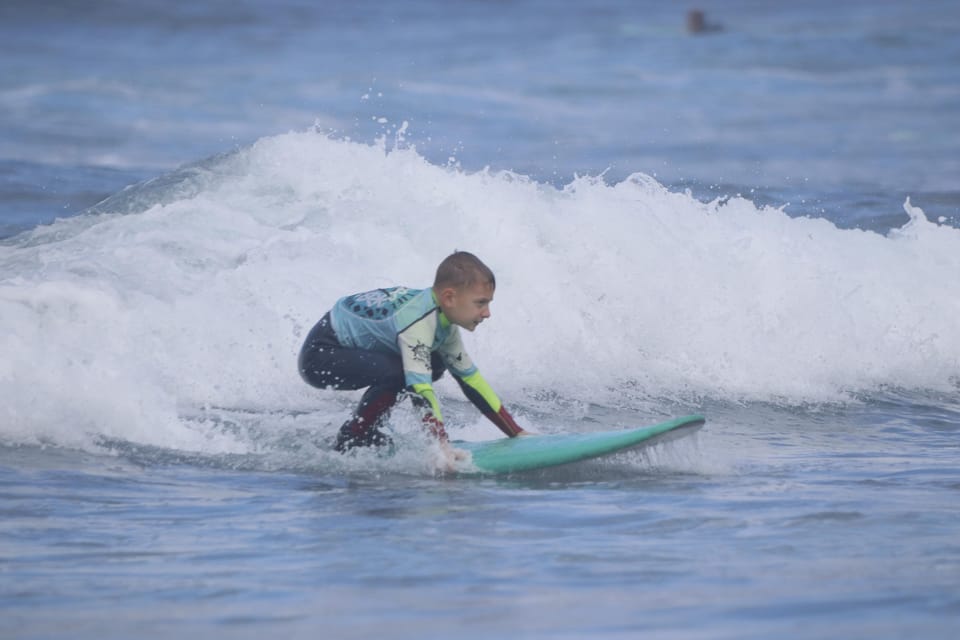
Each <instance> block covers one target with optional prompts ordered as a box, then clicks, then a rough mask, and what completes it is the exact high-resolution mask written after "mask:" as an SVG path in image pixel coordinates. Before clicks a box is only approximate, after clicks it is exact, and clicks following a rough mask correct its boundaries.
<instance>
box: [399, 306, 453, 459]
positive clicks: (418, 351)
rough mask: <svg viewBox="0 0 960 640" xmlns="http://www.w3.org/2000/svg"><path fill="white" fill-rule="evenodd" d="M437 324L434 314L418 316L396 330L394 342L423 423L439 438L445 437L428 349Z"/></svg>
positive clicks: (444, 439) (408, 386) (445, 438)
mask: <svg viewBox="0 0 960 640" xmlns="http://www.w3.org/2000/svg"><path fill="white" fill-rule="evenodd" d="M436 326H437V314H436V313H431V314H428V315H425V316H424V317H422V318H420V319H419V320H417V321H416V322H414V323H413V324H411V325H410V326H408V327H407V328H406V329H404V330H403V331H401V332H399V333H398V334H397V346H398V347H399V348H400V359H401V361H402V362H403V375H404V381H405V382H406V384H407V388H408V389H410V390H411V391H413V393H414V395H413V396H412V400H413V402H414V404H415V405H416V406H417V408H418V409H420V411H421V413H422V414H423V423H424V425H425V426H426V427H427V428H428V429H429V430H430V433H432V434H433V435H434V436H435V437H436V438H437V439H439V440H440V441H441V442H445V441H446V440H447V432H446V431H445V430H444V428H443V414H442V413H441V412H440V402H439V401H438V400H437V394H436V393H435V392H434V390H433V384H431V383H432V381H433V367H432V365H431V358H430V351H431V345H432V344H433V336H434V333H435V331H436Z"/></svg>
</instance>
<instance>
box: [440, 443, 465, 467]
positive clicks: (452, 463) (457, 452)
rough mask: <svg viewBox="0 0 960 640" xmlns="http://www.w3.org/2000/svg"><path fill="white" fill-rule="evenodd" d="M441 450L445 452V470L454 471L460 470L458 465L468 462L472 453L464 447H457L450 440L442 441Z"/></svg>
mask: <svg viewBox="0 0 960 640" xmlns="http://www.w3.org/2000/svg"><path fill="white" fill-rule="evenodd" d="M440 451H441V452H442V453H443V458H444V459H443V461H442V463H443V467H444V469H443V470H444V471H449V472H454V471H458V470H459V469H458V467H459V465H460V464H461V463H463V462H466V461H467V460H468V459H469V458H470V453H469V452H467V451H464V450H463V449H457V448H456V447H454V446H453V445H452V444H450V441H449V440H441V441H440Z"/></svg>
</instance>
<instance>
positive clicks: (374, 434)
mask: <svg viewBox="0 0 960 640" xmlns="http://www.w3.org/2000/svg"><path fill="white" fill-rule="evenodd" d="M390 446H393V438H391V437H390V436H388V435H387V434H385V433H384V432H383V431H380V429H366V430H364V431H363V432H361V433H355V432H354V431H353V430H350V429H347V426H344V427H342V428H341V429H340V432H339V433H338V434H337V442H336V444H334V445H333V449H334V450H335V451H339V452H340V453H343V452H344V451H347V450H349V449H353V448H354V447H390Z"/></svg>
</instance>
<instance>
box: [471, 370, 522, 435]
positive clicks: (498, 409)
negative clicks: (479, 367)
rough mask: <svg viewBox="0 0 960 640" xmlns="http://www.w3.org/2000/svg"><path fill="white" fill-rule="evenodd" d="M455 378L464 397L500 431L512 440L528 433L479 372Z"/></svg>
mask: <svg viewBox="0 0 960 640" xmlns="http://www.w3.org/2000/svg"><path fill="white" fill-rule="evenodd" d="M454 378H455V379H456V381H457V383H458V384H459V385H460V388H461V389H462V390H463V393H464V395H465V396H467V399H469V400H470V402H472V403H473V404H474V406H475V407H477V408H478V409H480V411H481V412H482V413H483V415H485V416H487V419H488V420H490V422H492V423H493V424H495V425H496V426H497V428H498V429H500V431H503V432H504V433H505V434H507V435H508V436H509V437H511V438H514V437H516V436H520V435H525V434H526V433H527V432H526V431H524V430H523V429H522V428H521V427H520V425H518V424H517V422H516V420H514V419H513V416H511V415H510V412H509V411H507V409H506V407H504V406H503V403H502V402H500V398H498V397H497V394H496V393H494V392H493V389H492V388H491V387H490V385H489V384H488V383H487V381H486V380H485V379H484V378H483V376H481V375H480V372H479V371H474V372H473V373H471V374H470V375H468V376H464V377H462V378H461V377H459V376H457V375H454Z"/></svg>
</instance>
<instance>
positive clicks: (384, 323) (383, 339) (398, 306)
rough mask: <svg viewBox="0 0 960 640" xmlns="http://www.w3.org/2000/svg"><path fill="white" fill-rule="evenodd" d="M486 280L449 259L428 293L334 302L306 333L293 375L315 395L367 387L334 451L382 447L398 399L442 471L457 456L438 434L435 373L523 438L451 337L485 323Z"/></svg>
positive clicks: (489, 284)
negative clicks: (415, 412)
mask: <svg viewBox="0 0 960 640" xmlns="http://www.w3.org/2000/svg"><path fill="white" fill-rule="evenodd" d="M495 288H496V280H495V279H494V276H493V272H492V271H491V270H490V269H489V268H488V267H487V266H486V265H485V264H483V262H481V261H480V259H479V258H477V257H476V256H475V255H473V254H471V253H467V252H466V251H455V252H454V253H453V254H451V255H450V256H448V257H447V258H446V259H444V261H443V262H441V263H440V266H439V267H438V268H437V274H436V277H435V278H434V282H433V287H431V288H428V289H407V288H405V287H393V288H389V289H377V290H374V291H367V292H365V293H358V294H354V295H351V296H347V297H345V298H341V299H340V300H338V301H337V302H336V304H334V306H333V309H331V310H330V311H329V312H327V313H326V314H325V315H324V316H323V318H321V319H320V321H319V322H318V323H317V324H316V325H315V326H314V327H313V329H311V330H310V333H309V334H308V335H307V339H306V340H305V341H304V344H303V347H302V349H301V350H300V358H299V366H300V375H301V376H302V377H303V379H304V380H305V381H306V382H307V383H308V384H310V385H312V386H314V387H317V388H327V387H332V388H334V389H341V390H356V389H363V388H365V387H368V388H367V391H366V392H365V393H364V394H363V397H362V398H361V399H360V404H359V405H358V406H357V408H356V410H355V411H354V412H353V416H352V417H351V418H350V420H348V421H347V422H346V423H345V424H344V425H343V426H342V427H341V428H340V432H339V433H338V434H337V441H336V445H335V446H334V448H335V449H336V450H337V451H340V452H344V451H347V450H348V449H351V448H353V447H367V446H382V445H386V444H389V443H390V437H389V436H388V435H386V434H385V433H383V431H381V427H382V426H383V424H384V421H385V420H386V418H387V417H388V415H389V412H390V409H391V408H392V407H393V405H394V404H396V402H397V400H398V397H399V395H400V394H401V393H405V394H408V395H409V396H410V398H411V400H412V401H413V403H414V405H415V406H417V407H418V408H419V409H420V412H421V416H422V419H423V423H424V425H425V426H426V427H427V428H428V429H429V431H430V433H431V434H433V436H434V437H436V438H437V440H438V441H439V442H440V446H441V448H442V450H443V452H444V454H445V455H446V458H447V466H448V467H452V465H453V463H454V462H456V461H457V460H462V459H463V458H464V457H465V456H466V452H464V451H462V450H460V449H454V448H453V447H452V446H451V445H450V443H449V441H448V439H447V433H446V431H445V430H444V428H443V414H442V413H441V411H440V404H439V402H438V401H437V396H436V393H435V392H434V390H433V383H434V382H435V381H437V380H438V379H439V378H440V376H442V375H443V372H444V371H445V370H449V371H450V373H451V374H453V377H454V379H455V380H456V381H457V383H458V384H459V385H460V388H461V389H462V390H463V392H464V394H465V395H466V396H467V398H468V399H469V400H470V402H472V403H473V404H474V405H475V406H476V407H477V408H478V409H480V411H481V412H483V414H484V415H485V416H486V417H487V418H489V419H490V421H491V422H493V424H495V425H496V426H497V427H498V428H499V429H500V430H501V431H503V432H504V433H505V434H507V435H508V436H509V437H511V438H513V437H515V436H518V435H522V434H525V433H526V432H525V431H524V430H523V429H521V428H520V427H519V426H518V425H517V423H516V422H515V421H514V419H513V417H512V416H511V415H510V414H509V413H508V412H507V410H506V409H505V408H504V407H503V404H502V403H501V402H500V399H499V398H498V397H497V395H496V394H495V393H494V392H493V389H491V388H490V385H489V384H487V381H486V380H484V379H483V376H481V375H480V372H479V371H478V370H477V367H476V366H474V364H473V362H472V361H471V360H470V356H468V355H467V352H466V351H465V350H464V348H463V342H462V341H461V340H460V331H459V328H463V329H466V330H467V331H473V330H474V329H476V328H477V326H479V325H480V323H481V322H483V321H484V320H486V319H487V318H489V317H490V303H491V302H492V301H493V294H494V290H495Z"/></svg>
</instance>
